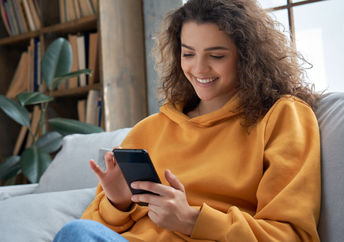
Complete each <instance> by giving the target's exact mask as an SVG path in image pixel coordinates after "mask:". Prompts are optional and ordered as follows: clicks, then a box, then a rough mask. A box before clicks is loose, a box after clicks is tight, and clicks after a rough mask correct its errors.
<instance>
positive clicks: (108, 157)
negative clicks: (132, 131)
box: [104, 152, 115, 170]
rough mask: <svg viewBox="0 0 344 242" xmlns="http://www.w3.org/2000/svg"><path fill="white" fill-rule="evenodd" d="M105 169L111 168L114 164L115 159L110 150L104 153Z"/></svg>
mask: <svg viewBox="0 0 344 242" xmlns="http://www.w3.org/2000/svg"><path fill="white" fill-rule="evenodd" d="M104 159H105V167H106V170H109V169H112V168H113V167H114V164H115V160H114V157H113V154H112V152H106V153H105V155H104Z"/></svg>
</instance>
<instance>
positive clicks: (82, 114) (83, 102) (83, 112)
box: [78, 99, 86, 122]
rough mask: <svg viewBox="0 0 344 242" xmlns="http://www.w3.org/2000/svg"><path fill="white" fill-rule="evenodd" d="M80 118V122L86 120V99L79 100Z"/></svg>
mask: <svg viewBox="0 0 344 242" xmlns="http://www.w3.org/2000/svg"><path fill="white" fill-rule="evenodd" d="M78 119H79V121H80V122H85V121H86V99H81V100H78Z"/></svg>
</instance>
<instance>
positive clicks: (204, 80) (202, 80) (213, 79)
mask: <svg viewBox="0 0 344 242" xmlns="http://www.w3.org/2000/svg"><path fill="white" fill-rule="evenodd" d="M196 79H197V81H199V82H200V83H209V82H212V81H215V79H216V78H208V79H200V78H196Z"/></svg>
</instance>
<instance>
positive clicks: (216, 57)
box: [211, 55, 225, 60]
mask: <svg viewBox="0 0 344 242" xmlns="http://www.w3.org/2000/svg"><path fill="white" fill-rule="evenodd" d="M211 57H212V58H214V59H218V60H219V59H222V58H223V57H225V56H224V55H211Z"/></svg>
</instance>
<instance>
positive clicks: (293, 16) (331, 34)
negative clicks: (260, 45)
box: [258, 0, 344, 92]
mask: <svg viewBox="0 0 344 242" xmlns="http://www.w3.org/2000/svg"><path fill="white" fill-rule="evenodd" d="M258 2H259V3H260V5H261V6H262V7H263V8H265V9H267V10H268V11H269V14H270V15H271V16H272V17H273V18H274V19H276V20H277V21H279V22H280V23H281V24H282V25H283V26H284V29H285V31H284V33H285V34H286V35H287V36H289V37H290V38H291V40H292V42H293V43H294V45H295V47H296V49H297V50H298V51H299V52H300V53H301V54H302V55H303V56H304V57H305V59H306V60H307V61H309V62H310V63H311V64H312V65H313V67H312V68H311V69H307V76H308V81H309V82H311V83H314V85H315V89H316V90H317V91H324V90H326V91H327V92H331V91H344V81H343V80H342V78H343V77H344V60H343V58H342V54H343V53H344V45H343V43H344V15H343V14H342V13H343V11H344V1H343V0H276V1H275V0H258Z"/></svg>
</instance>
